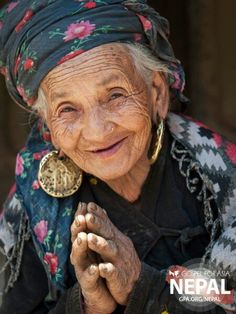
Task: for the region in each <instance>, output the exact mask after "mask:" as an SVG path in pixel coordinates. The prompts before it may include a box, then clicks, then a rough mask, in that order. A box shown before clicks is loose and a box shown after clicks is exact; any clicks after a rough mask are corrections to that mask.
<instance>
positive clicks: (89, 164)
mask: <svg viewBox="0 0 236 314" xmlns="http://www.w3.org/2000/svg"><path fill="white" fill-rule="evenodd" d="M42 88H43V91H44V93H45V96H46V99H47V103H48V113H47V115H46V122H47V125H48V127H49V129H50V132H51V136H52V141H53V143H54V145H55V146H56V147H57V148H59V149H60V150H61V151H63V152H64V153H65V154H66V155H67V156H69V157H70V158H71V159H72V160H73V161H74V162H75V163H76V164H77V165H78V166H79V167H80V168H81V169H83V170H84V171H85V172H87V173H90V174H93V175H94V176H96V177H98V178H100V179H102V180H113V179H116V178H118V177H121V176H123V175H125V174H126V173H128V172H129V171H130V170H131V168H132V167H134V165H135V164H136V163H137V161H138V160H140V159H141V158H143V157H145V158H146V156H147V150H148V145H149V142H150V135H151V118H150V117H151V115H152V114H153V112H152V111H153V110H151V109H150V108H153V105H155V104H152V102H155V99H156V98H157V96H156V94H155V93H152V92H151V90H150V88H148V87H147V86H146V84H145V82H144V81H143V79H142V78H141V77H140V75H138V73H137V71H136V70H135V68H134V66H133V64H132V61H131V60H130V57H129V55H128V53H127V52H126V50H125V48H123V47H120V46H119V48H118V47H116V48H113V47H112V45H110V44H109V45H105V46H101V47H97V48H94V49H92V50H90V51H88V52H86V53H84V54H82V55H80V56H77V57H75V58H73V59H71V60H69V61H67V62H65V63H64V64H61V65H59V66H58V67H56V68H55V69H53V70H52V71H51V72H50V73H49V74H48V75H47V76H46V78H45V79H44V81H43V83H42Z"/></svg>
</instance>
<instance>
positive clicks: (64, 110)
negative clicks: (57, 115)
mask: <svg viewBox="0 0 236 314" xmlns="http://www.w3.org/2000/svg"><path fill="white" fill-rule="evenodd" d="M72 111H76V110H75V108H73V107H64V108H62V109H61V110H60V112H64V113H66V112H72Z"/></svg>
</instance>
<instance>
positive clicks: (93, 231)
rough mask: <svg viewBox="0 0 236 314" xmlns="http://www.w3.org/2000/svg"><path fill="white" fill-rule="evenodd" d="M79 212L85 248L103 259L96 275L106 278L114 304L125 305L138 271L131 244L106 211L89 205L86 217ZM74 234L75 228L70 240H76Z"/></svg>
mask: <svg viewBox="0 0 236 314" xmlns="http://www.w3.org/2000/svg"><path fill="white" fill-rule="evenodd" d="M79 212H80V210H78V216H77V221H81V222H83V219H84V221H85V223H86V228H87V245H88V248H89V249H90V250H92V251H93V252H96V253H98V254H99V255H100V256H101V258H102V260H103V262H100V263H99V265H98V269H99V275H100V276H101V277H103V278H105V280H106V284H107V287H108V289H109V291H110V293H111V295H112V296H113V298H114V299H115V301H116V302H117V303H119V304H122V305H126V304H127V302H128V298H129V295H130V293H131V291H132V290H133V287H134V284H135V282H136V281H137V279H138V277H139V274H140V270H141V262H140V260H139V257H138V255H137V253H136V250H135V248H134V245H133V243H132V241H131V240H130V238H128V237H127V236H126V235H125V234H123V233H122V232H120V231H119V230H118V229H117V228H116V227H115V226H114V225H113V223H112V222H111V221H110V219H109V218H108V216H107V214H106V211H105V210H104V209H102V208H100V207H99V206H98V205H96V204H95V203H89V204H88V206H87V213H86V214H84V213H82V212H81V214H79ZM76 232H77V233H78V232H79V231H78V229H77V230H76V228H74V229H73V230H72V238H75V237H76V234H77V233H76ZM78 236H80V233H78Z"/></svg>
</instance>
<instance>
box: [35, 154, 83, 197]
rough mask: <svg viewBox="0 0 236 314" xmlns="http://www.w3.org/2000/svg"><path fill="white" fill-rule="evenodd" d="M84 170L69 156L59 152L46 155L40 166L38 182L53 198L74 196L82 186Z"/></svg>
mask: <svg viewBox="0 0 236 314" xmlns="http://www.w3.org/2000/svg"><path fill="white" fill-rule="evenodd" d="M82 179H83V172H82V170H81V169H80V168H79V167H78V166H77V165H76V164H75V163H74V162H73V161H72V160H71V159H70V158H69V157H67V156H63V157H59V152H58V151H51V152H50V153H48V154H47V155H45V156H44V157H43V158H42V160H41V162H40V165H39V172H38V180H39V184H40V186H41V187H42V189H43V190H44V191H45V192H46V193H47V194H49V195H50V196H53V197H67V196H70V195H72V194H74V193H75V192H76V191H77V190H78V189H79V187H80V186H81V184H82Z"/></svg>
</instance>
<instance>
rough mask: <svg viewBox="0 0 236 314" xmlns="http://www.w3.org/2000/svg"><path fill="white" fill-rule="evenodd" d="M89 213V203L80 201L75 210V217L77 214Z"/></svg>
mask: <svg viewBox="0 0 236 314" xmlns="http://www.w3.org/2000/svg"><path fill="white" fill-rule="evenodd" d="M86 213H87V204H86V203H84V202H79V204H78V207H77V210H76V212H75V217H76V216H77V215H85V214H86Z"/></svg>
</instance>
